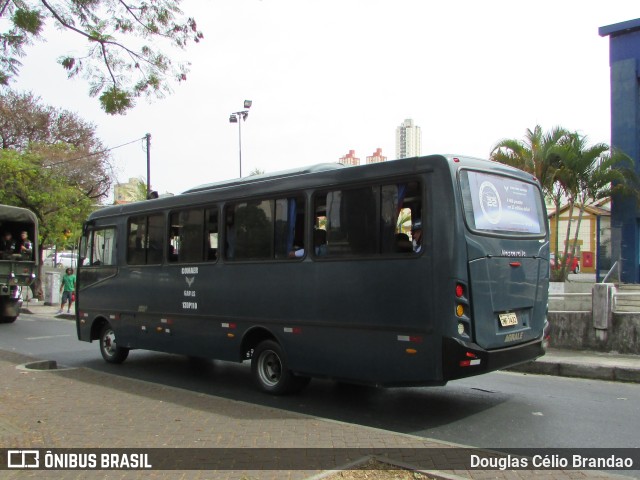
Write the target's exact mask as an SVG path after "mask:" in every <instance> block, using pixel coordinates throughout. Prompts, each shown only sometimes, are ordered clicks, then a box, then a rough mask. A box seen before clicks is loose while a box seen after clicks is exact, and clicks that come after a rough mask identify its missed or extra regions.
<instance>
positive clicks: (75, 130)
mask: <svg viewBox="0 0 640 480" xmlns="http://www.w3.org/2000/svg"><path fill="white" fill-rule="evenodd" d="M0 148H2V149H11V150H16V151H19V152H22V153H27V152H29V153H32V154H35V155H37V156H38V158H40V159H41V161H42V164H41V165H42V166H46V167H47V168H50V169H53V170H56V171H59V172H60V173H61V174H63V175H65V176H66V177H67V178H68V179H69V181H72V182H73V183H74V184H75V185H78V186H79V187H80V188H81V189H82V191H83V192H84V193H85V195H86V196H88V197H90V198H92V199H94V200H100V199H103V198H104V197H105V196H106V195H107V194H108V193H109V191H110V187H111V176H112V172H111V170H112V169H111V165H110V163H109V153H108V152H107V151H106V149H105V147H104V146H103V145H102V143H101V142H100V140H99V139H98V138H97V137H96V134H95V126H94V125H92V124H91V123H88V122H85V121H83V120H82V119H81V118H79V117H78V115H76V114H75V113H73V112H69V111H67V110H61V109H57V108H53V107H49V106H46V105H42V104H41V102H40V99H39V98H37V97H35V96H33V95H32V94H30V93H25V94H18V93H16V92H8V93H7V94H0Z"/></svg>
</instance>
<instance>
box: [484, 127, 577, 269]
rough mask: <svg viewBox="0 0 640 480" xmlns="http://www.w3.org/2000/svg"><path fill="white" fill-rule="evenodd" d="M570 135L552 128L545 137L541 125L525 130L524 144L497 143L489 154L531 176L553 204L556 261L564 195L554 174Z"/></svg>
mask: <svg viewBox="0 0 640 480" xmlns="http://www.w3.org/2000/svg"><path fill="white" fill-rule="evenodd" d="M569 136H570V134H569V131H568V130H566V129H564V128H561V127H554V128H553V129H551V131H549V132H547V133H544V132H543V131H542V127H541V126H540V125H536V126H535V127H534V129H533V130H530V129H527V131H526V134H525V137H524V140H518V139H504V140H501V141H499V142H498V143H497V144H496V145H495V146H494V147H493V149H492V150H491V155H490V158H491V160H494V161H496V162H499V163H503V164H505V165H510V166H512V167H515V168H519V169H520V170H524V171H525V172H529V173H531V174H532V175H534V176H535V177H536V178H537V179H538V181H539V182H540V185H541V186H542V191H543V192H544V194H545V195H546V196H547V197H548V198H549V199H551V200H552V201H553V204H554V206H555V209H556V216H555V222H556V241H555V245H554V251H555V255H556V258H558V250H559V242H558V235H557V232H558V229H559V226H560V220H559V215H558V212H559V210H560V203H561V201H562V198H563V191H562V189H561V188H560V186H559V184H558V183H557V182H556V177H555V173H556V170H557V169H558V168H559V167H560V166H561V164H562V154H563V153H564V151H563V150H562V149H560V148H559V147H560V146H562V145H564V144H566V143H567V142H568V140H569Z"/></svg>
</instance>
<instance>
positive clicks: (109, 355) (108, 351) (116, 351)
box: [100, 323, 129, 363]
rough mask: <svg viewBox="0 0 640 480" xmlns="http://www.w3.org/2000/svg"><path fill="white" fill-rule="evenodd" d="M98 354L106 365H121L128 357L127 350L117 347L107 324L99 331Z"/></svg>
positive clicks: (114, 335) (114, 336)
mask: <svg viewBox="0 0 640 480" xmlns="http://www.w3.org/2000/svg"><path fill="white" fill-rule="evenodd" d="M100 353H101V354H102V358H104V360H105V362H108V363H122V362H124V361H125V360H126V359H127V356H128V355H129V349H128V348H124V347H119V346H118V344H117V343H116V334H115V332H114V331H113V328H112V327H111V325H109V324H108V323H106V324H105V325H104V326H103V327H102V330H101V331H100Z"/></svg>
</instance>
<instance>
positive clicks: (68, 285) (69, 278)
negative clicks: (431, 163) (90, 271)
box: [58, 268, 76, 313]
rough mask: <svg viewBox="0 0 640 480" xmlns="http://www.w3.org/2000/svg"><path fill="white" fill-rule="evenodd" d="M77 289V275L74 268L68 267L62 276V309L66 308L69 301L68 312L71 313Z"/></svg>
mask: <svg viewBox="0 0 640 480" xmlns="http://www.w3.org/2000/svg"><path fill="white" fill-rule="evenodd" d="M75 290H76V276H75V275H74V274H73V268H67V269H66V270H65V273H64V275H63V276H62V284H61V285H60V292H62V300H61V301H60V311H59V312H58V313H62V311H63V310H64V304H65V303H66V302H67V300H68V301H69V307H68V308H67V313H71V305H73V292H74V291H75Z"/></svg>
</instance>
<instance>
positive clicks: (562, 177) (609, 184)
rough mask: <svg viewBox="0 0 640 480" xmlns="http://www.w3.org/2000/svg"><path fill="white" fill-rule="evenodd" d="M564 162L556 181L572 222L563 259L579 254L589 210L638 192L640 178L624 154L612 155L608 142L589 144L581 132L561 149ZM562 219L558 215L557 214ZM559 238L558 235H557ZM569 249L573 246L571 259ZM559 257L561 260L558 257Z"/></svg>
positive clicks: (563, 270)
mask: <svg viewBox="0 0 640 480" xmlns="http://www.w3.org/2000/svg"><path fill="white" fill-rule="evenodd" d="M557 150H558V155H559V156H560V157H561V159H562V163H561V165H560V167H559V168H558V169H557V170H556V171H555V174H554V178H555V180H556V182H557V183H558V184H559V185H560V186H561V189H562V191H563V192H564V194H565V195H566V197H567V200H568V204H569V221H568V223H567V232H566V237H565V238H566V240H567V242H565V247H564V253H563V255H562V257H560V258H562V259H566V258H573V257H574V256H575V254H576V247H577V243H578V234H579V232H580V224H581V222H582V217H583V214H584V211H585V209H586V207H588V206H589V205H592V204H594V203H595V202H597V201H598V200H601V199H604V198H607V197H610V196H611V195H612V194H614V193H622V194H632V193H635V194H636V195H637V193H638V188H637V184H638V178H637V175H636V174H635V172H634V169H633V161H632V160H631V158H629V157H628V156H627V155H625V154H623V153H622V152H618V151H614V152H611V151H610V148H609V146H608V145H607V144H605V143H598V144H595V145H592V146H588V145H587V137H586V136H583V135H580V134H578V133H572V134H570V135H569V138H568V141H567V142H565V143H564V144H563V145H560V146H559V147H558V148H557ZM576 206H577V208H578V219H577V222H576V229H575V232H574V234H573V240H572V241H571V242H569V241H568V240H570V239H571V220H572V217H573V213H574V207H576ZM556 217H558V215H556ZM556 232H557V230H556ZM556 237H557V235H556ZM569 246H571V252H570V257H568V255H569ZM556 258H558V257H557V256H556ZM561 265H562V267H561V269H560V272H559V275H560V278H561V279H563V280H564V279H566V275H567V271H566V270H567V263H566V262H564V261H563V262H562V263H561Z"/></svg>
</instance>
